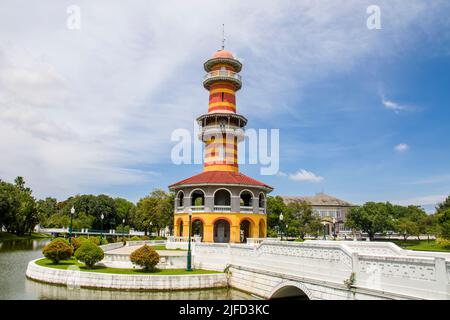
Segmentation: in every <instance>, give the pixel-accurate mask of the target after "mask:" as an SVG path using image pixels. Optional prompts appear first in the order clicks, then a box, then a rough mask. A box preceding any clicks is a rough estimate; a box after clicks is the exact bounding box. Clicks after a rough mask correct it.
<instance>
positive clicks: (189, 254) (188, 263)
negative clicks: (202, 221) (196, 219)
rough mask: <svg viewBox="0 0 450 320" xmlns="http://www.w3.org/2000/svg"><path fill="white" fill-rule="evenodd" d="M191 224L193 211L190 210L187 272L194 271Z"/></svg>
mask: <svg viewBox="0 0 450 320" xmlns="http://www.w3.org/2000/svg"><path fill="white" fill-rule="evenodd" d="M191 222H192V209H191V208H189V234H188V252H187V266H186V271H192V265H191V262H192V260H191V259H192V257H191Z"/></svg>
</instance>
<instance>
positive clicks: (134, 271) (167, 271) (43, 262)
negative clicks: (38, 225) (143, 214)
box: [36, 258, 220, 276]
mask: <svg viewBox="0 0 450 320" xmlns="http://www.w3.org/2000/svg"><path fill="white" fill-rule="evenodd" d="M36 264H37V265H40V266H43V267H48V268H55V269H67V268H68V267H69V266H78V267H79V268H80V271H86V272H99V273H116V274H136V275H155V276H168V275H183V274H209V273H220V272H218V271H212V270H202V269H194V270H193V271H186V270H184V269H162V270H157V271H155V272H145V271H143V270H141V269H120V268H109V267H101V266H95V267H94V269H88V268H86V266H85V265H84V264H82V263H79V262H78V261H76V260H75V259H71V260H64V261H60V262H59V263H58V264H54V263H53V262H52V261H50V260H49V259H47V258H43V259H40V260H37V261H36Z"/></svg>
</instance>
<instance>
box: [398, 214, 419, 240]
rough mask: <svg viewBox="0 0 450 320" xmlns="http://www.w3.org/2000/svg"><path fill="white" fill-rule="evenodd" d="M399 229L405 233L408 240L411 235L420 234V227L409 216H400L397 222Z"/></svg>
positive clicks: (404, 235) (401, 232)
mask: <svg viewBox="0 0 450 320" xmlns="http://www.w3.org/2000/svg"><path fill="white" fill-rule="evenodd" d="M396 229H397V231H398V232H399V233H400V234H402V235H403V238H404V240H406V239H407V238H408V237H409V236H410V235H417V236H419V235H420V229H419V226H418V224H417V223H415V222H413V221H412V220H410V219H408V218H400V219H398V221H397V223H396Z"/></svg>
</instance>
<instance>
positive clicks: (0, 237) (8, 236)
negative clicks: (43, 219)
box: [0, 232, 51, 242]
mask: <svg viewBox="0 0 450 320" xmlns="http://www.w3.org/2000/svg"><path fill="white" fill-rule="evenodd" d="M46 238H51V236H50V235H48V234H43V233H34V232H33V233H31V235H28V234H24V235H22V236H17V235H15V234H13V233H9V232H0V242H2V241H11V240H33V239H46Z"/></svg>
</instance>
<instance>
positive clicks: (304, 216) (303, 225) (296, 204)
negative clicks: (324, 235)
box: [287, 200, 321, 239]
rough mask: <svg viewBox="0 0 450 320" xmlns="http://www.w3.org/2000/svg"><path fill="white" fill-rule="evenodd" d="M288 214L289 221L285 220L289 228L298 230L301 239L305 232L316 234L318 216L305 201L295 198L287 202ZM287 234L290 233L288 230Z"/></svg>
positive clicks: (318, 221) (318, 222) (318, 224)
mask: <svg viewBox="0 0 450 320" xmlns="http://www.w3.org/2000/svg"><path fill="white" fill-rule="evenodd" d="M287 207H288V209H289V211H288V212H289V213H290V214H289V215H288V217H290V216H292V219H290V220H291V221H287V222H288V223H289V224H288V226H289V228H292V229H293V230H297V231H298V235H299V237H300V238H301V239H304V237H305V235H306V234H313V235H317V234H318V230H320V226H321V224H320V218H319V217H318V216H317V215H316V214H314V212H313V210H312V207H311V205H310V204H309V203H308V202H306V201H300V200H296V201H293V202H291V203H289V204H288V206H287ZM288 234H291V233H290V232H289V233H288Z"/></svg>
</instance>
